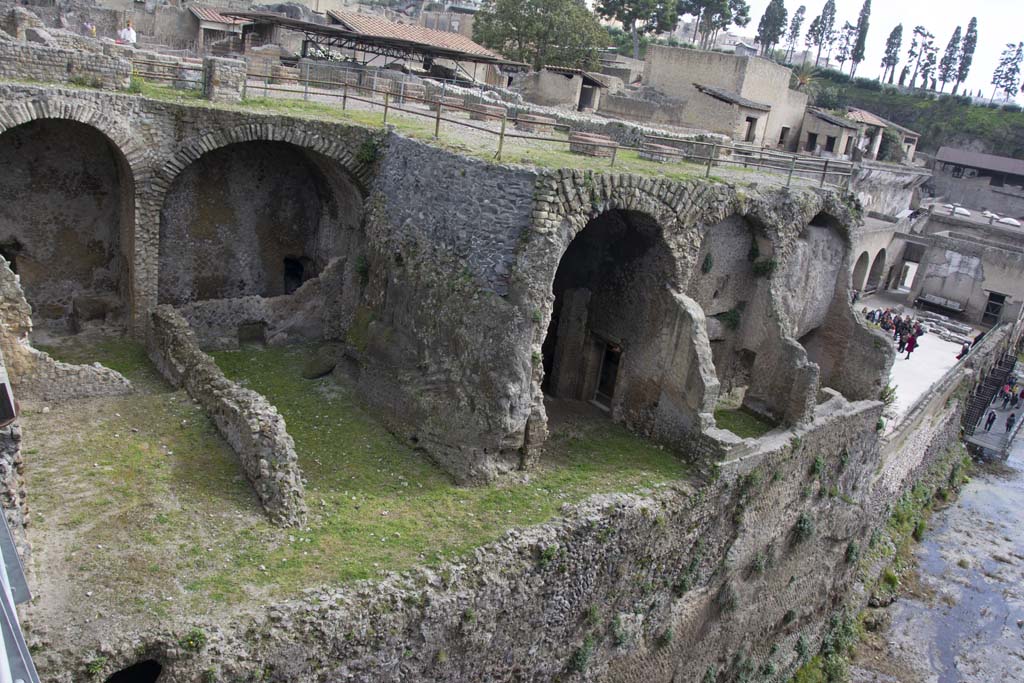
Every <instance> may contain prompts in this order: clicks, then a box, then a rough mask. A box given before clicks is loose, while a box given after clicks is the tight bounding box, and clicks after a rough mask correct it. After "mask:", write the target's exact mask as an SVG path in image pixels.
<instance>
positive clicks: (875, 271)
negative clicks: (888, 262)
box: [864, 247, 886, 291]
mask: <svg viewBox="0 0 1024 683" xmlns="http://www.w3.org/2000/svg"><path fill="white" fill-rule="evenodd" d="M885 259H886V254H885V248H884V247H883V248H881V249H879V250H878V253H877V254H875V258H874V259H873V260H872V261H871V268H870V269H869V270H868V279H867V281H866V282H865V283H864V289H866V290H869V291H871V290H878V289H885V283H884V282H883V281H882V278H883V277H884V276H885Z"/></svg>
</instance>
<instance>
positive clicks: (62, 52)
mask: <svg viewBox="0 0 1024 683" xmlns="http://www.w3.org/2000/svg"><path fill="white" fill-rule="evenodd" d="M131 75H132V68H131V64H130V63H128V62H127V61H125V60H123V59H117V58H115V57H108V56H106V55H102V54H96V53H94V52H82V51H79V50H66V49H63V48H55V47H46V46H43V45H31V44H27V43H16V42H11V41H3V40H0V78H12V79H18V80H34V81H47V82H54V83H78V84H80V85H88V86H92V87H100V88H104V89H107V90H124V89H126V88H127V87H128V85H129V83H130V81H131Z"/></svg>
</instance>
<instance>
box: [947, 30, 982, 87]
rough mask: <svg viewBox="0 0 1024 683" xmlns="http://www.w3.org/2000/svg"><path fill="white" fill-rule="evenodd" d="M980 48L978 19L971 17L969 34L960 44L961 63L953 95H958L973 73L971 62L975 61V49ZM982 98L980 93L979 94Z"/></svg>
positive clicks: (966, 34)
mask: <svg viewBox="0 0 1024 683" xmlns="http://www.w3.org/2000/svg"><path fill="white" fill-rule="evenodd" d="M977 46H978V18H977V17H971V21H970V23H968V24H967V33H965V34H964V39H963V42H962V43H960V56H959V58H958V61H959V62H960V64H959V66H958V67H957V70H956V82H955V83H954V84H953V94H954V95H955V94H956V91H957V89H959V88H960V84H961V83H963V82H964V81H966V80H967V75H968V74H969V73H970V72H971V62H973V61H974V48H976V47H977ZM978 96H979V97H981V94H980V91H979V94H978Z"/></svg>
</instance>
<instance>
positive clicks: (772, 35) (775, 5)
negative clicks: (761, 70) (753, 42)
mask: <svg viewBox="0 0 1024 683" xmlns="http://www.w3.org/2000/svg"><path fill="white" fill-rule="evenodd" d="M788 18H789V12H787V11H786V5H785V4H784V3H783V1H782V0H771V2H769V3H768V7H767V8H766V9H765V11H764V15H763V16H762V17H761V22H760V23H759V24H758V25H757V42H759V43H760V44H761V54H762V55H765V56H766V57H767V56H770V55H771V54H772V52H773V51H774V50H775V46H776V45H777V44H778V42H779V39H780V38H782V34H783V33H785V32H786V20H787V19H788Z"/></svg>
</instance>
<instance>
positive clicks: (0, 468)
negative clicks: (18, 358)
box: [0, 359, 29, 562]
mask: <svg viewBox="0 0 1024 683" xmlns="http://www.w3.org/2000/svg"><path fill="white" fill-rule="evenodd" d="M2 361H3V359H0V362H2ZM0 506H2V507H3V511H4V514H5V515H6V516H7V525H8V526H9V527H10V529H11V534H12V535H13V536H14V543H15V545H16V546H17V547H18V554H19V555H21V557H22V561H23V562H24V561H25V559H26V555H27V554H28V552H29V545H28V540H27V539H26V537H25V527H27V526H28V523H29V516H28V489H27V487H26V486H25V458H24V456H22V454H21V425H19V424H18V422H17V421H15V422H13V423H11V424H9V425H7V426H6V427H3V428H0Z"/></svg>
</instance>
